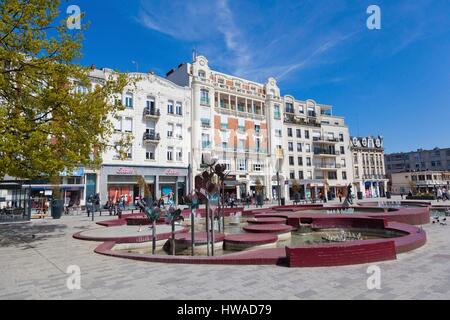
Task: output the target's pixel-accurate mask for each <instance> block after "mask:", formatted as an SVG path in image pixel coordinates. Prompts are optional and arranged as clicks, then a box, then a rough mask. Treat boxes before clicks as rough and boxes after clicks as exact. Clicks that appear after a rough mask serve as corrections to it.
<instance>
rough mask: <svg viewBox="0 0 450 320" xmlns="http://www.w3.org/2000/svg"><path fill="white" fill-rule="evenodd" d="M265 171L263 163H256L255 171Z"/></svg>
mask: <svg viewBox="0 0 450 320" xmlns="http://www.w3.org/2000/svg"><path fill="white" fill-rule="evenodd" d="M262 170H263V165H262V164H261V163H254V164H253V171H257V172H259V171H262Z"/></svg>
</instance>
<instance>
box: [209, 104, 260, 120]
mask: <svg viewBox="0 0 450 320" xmlns="http://www.w3.org/2000/svg"><path fill="white" fill-rule="evenodd" d="M214 110H215V111H216V112H217V113H222V114H226V115H232V116H236V117H241V118H250V119H256V120H264V118H265V115H264V114H262V113H252V112H245V111H239V110H234V109H227V108H219V107H216V108H214Z"/></svg>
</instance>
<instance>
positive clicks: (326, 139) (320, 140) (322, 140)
mask: <svg viewBox="0 0 450 320" xmlns="http://www.w3.org/2000/svg"><path fill="white" fill-rule="evenodd" d="M313 142H317V143H333V144H334V143H338V142H343V140H342V139H339V138H330V137H313Z"/></svg>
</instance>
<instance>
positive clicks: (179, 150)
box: [176, 148, 183, 161]
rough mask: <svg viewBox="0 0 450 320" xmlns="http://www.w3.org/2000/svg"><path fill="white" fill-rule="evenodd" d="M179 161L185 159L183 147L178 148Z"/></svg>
mask: <svg viewBox="0 0 450 320" xmlns="http://www.w3.org/2000/svg"><path fill="white" fill-rule="evenodd" d="M176 156H177V161H183V149H182V148H177V154H176Z"/></svg>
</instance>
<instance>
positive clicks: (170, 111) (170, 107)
mask: <svg viewBox="0 0 450 320" xmlns="http://www.w3.org/2000/svg"><path fill="white" fill-rule="evenodd" d="M167 113H168V114H173V101H172V100H169V101H167Z"/></svg>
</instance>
